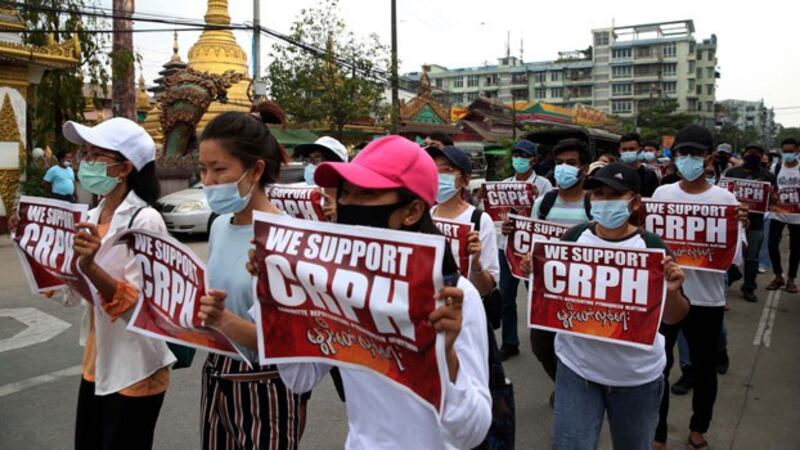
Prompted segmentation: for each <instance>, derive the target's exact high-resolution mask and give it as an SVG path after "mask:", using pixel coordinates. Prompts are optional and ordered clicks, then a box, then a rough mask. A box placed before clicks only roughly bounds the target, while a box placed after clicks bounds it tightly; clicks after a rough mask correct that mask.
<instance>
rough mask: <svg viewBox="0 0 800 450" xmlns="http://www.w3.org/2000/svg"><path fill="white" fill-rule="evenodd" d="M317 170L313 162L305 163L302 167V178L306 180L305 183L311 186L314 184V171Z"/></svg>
mask: <svg viewBox="0 0 800 450" xmlns="http://www.w3.org/2000/svg"><path fill="white" fill-rule="evenodd" d="M315 170H317V166H315V165H314V164H308V165H306V167H305V169H303V179H304V180H306V184H308V185H310V186H313V185H314V171H315Z"/></svg>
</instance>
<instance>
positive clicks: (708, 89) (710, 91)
mask: <svg viewBox="0 0 800 450" xmlns="http://www.w3.org/2000/svg"><path fill="white" fill-rule="evenodd" d="M706 95H714V85H713V84H707V85H706Z"/></svg>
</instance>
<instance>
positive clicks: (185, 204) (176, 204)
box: [156, 183, 216, 234]
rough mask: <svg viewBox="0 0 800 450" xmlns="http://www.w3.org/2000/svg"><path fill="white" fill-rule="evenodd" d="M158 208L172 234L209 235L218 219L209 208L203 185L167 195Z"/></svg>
mask: <svg viewBox="0 0 800 450" xmlns="http://www.w3.org/2000/svg"><path fill="white" fill-rule="evenodd" d="M156 206H157V207H158V211H159V212H160V213H161V217H163V218H164V222H165V223H166V224H167V230H169V232H170V233H186V234H190V233H208V232H209V231H210V230H211V223H212V222H214V219H215V218H216V214H214V213H213V212H212V211H211V208H209V207H208V202H207V201H206V196H205V194H204V193H203V184H202V183H197V184H195V185H194V186H192V187H190V188H189V189H184V190H182V191H178V192H173V193H172V194H169V195H165V196H163V197H161V198H160V199H158V203H157V205H156Z"/></svg>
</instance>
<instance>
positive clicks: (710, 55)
mask: <svg viewBox="0 0 800 450" xmlns="http://www.w3.org/2000/svg"><path fill="white" fill-rule="evenodd" d="M708 60H709V61H714V50H709V51H708Z"/></svg>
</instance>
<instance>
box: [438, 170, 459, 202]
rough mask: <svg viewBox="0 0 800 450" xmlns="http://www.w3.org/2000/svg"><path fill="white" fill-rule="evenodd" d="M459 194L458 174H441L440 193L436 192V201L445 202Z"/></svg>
mask: <svg viewBox="0 0 800 450" xmlns="http://www.w3.org/2000/svg"><path fill="white" fill-rule="evenodd" d="M456 194H458V190H457V189H456V176H455V175H453V174H451V173H440V174H439V193H438V194H436V203H444V202H446V201H448V200H450V199H451V198H453V196H454V195H456Z"/></svg>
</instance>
